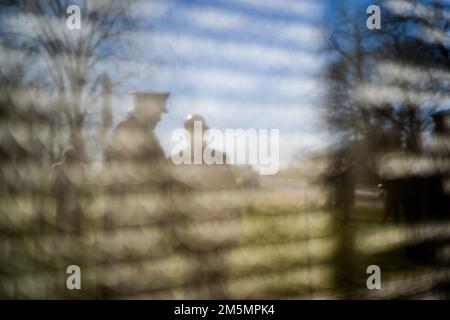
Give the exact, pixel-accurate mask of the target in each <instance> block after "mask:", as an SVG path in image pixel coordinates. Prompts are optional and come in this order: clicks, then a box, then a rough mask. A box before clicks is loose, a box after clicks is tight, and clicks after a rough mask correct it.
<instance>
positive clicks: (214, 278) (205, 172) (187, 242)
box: [175, 115, 239, 299]
mask: <svg viewBox="0 0 450 320" xmlns="http://www.w3.org/2000/svg"><path fill="white" fill-rule="evenodd" d="M196 123H197V128H199V127H201V128H202V132H203V133H205V131H206V130H208V129H209V127H208V125H207V124H206V121H205V119H204V118H203V117H202V116H200V115H189V116H188V117H187V119H186V121H185V123H184V128H185V129H186V130H187V132H189V134H190V139H188V140H189V141H188V146H187V148H186V149H185V150H183V151H181V152H189V153H190V154H191V163H192V165H182V166H178V167H177V168H176V171H175V172H176V173H177V177H178V179H179V180H181V181H184V183H185V184H186V185H188V186H189V189H190V192H191V195H192V197H191V198H194V195H195V194H202V195H208V196H209V197H211V196H215V193H216V192H218V193H229V192H230V191H231V190H232V189H233V188H234V187H235V186H236V183H235V178H234V175H233V173H232V171H231V168H230V166H229V165H226V164H225V163H226V154H225V153H224V152H221V151H219V150H216V149H210V147H209V146H208V144H207V141H206V139H205V138H206V137H205V136H200V137H197V138H200V139H199V140H196V139H195V135H194V127H195V124H196ZM197 130H198V129H197ZM196 148H197V150H199V151H201V152H202V155H203V153H204V152H205V150H206V152H209V153H210V154H211V155H214V156H215V157H217V158H219V157H220V159H222V160H223V161H222V162H223V164H222V165H219V164H212V165H208V164H204V163H203V164H197V165H195V164H193V163H194V149H196ZM192 202H193V203H192V204H191V205H192V209H191V211H194V212H189V213H188V214H187V216H186V217H185V221H184V223H185V228H182V229H179V230H178V233H177V234H178V238H179V241H180V242H181V244H180V249H181V251H182V254H183V255H185V256H186V257H187V259H188V260H189V264H190V266H191V268H190V269H191V270H190V271H189V272H187V273H186V278H188V279H187V280H186V281H187V282H189V283H191V284H192V286H190V289H188V292H187V293H186V295H187V296H188V298H194V299H202V298H203V299H204V298H211V299H227V298H229V296H228V292H227V281H228V267H227V266H226V264H225V260H224V257H223V253H222V252H223V250H224V249H229V248H231V247H232V246H233V245H235V244H236V242H237V237H235V236H233V235H232V236H227V237H225V239H222V238H221V236H222V235H223V234H227V233H228V232H227V230H226V229H225V228H227V227H229V226H227V225H226V222H227V220H228V221H229V219H225V218H226V217H227V215H229V216H228V218H231V220H232V219H233V218H234V219H238V217H239V214H238V213H237V212H236V210H232V212H226V208H214V209H211V208H208V207H206V206H204V205H203V204H202V203H196V202H195V200H194V201H192ZM202 222H203V223H205V222H209V223H208V224H210V225H211V226H214V228H217V230H214V232H213V233H212V234H202V232H200V233H198V234H195V235H194V234H192V227H194V226H195V225H196V224H198V223H202ZM222 224H223V225H222ZM231 234H232V232H231ZM192 236H194V237H195V241H192V238H191V237H192ZM211 236H213V237H214V238H211ZM189 290H191V291H189Z"/></svg>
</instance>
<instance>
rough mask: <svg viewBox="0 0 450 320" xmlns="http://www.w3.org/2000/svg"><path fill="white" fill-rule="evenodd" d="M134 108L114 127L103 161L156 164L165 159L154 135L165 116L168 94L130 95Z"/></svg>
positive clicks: (146, 93) (133, 93)
mask: <svg viewBox="0 0 450 320" xmlns="http://www.w3.org/2000/svg"><path fill="white" fill-rule="evenodd" d="M132 95H133V96H134V106H133V108H132V109H131V110H129V113H128V118H127V119H126V120H124V121H122V122H121V123H119V125H118V126H117V128H116V129H115V130H114V132H113V134H112V137H111V140H110V141H109V143H108V146H107V150H106V155H105V158H106V160H115V161H137V162H149V161H150V162H155V161H159V160H161V159H163V158H164V152H163V150H162V148H161V145H160V143H159V141H158V138H157V137H156V135H155V133H154V129H155V127H156V125H157V124H158V122H159V121H160V120H161V114H162V113H167V109H166V101H167V98H168V96H169V94H168V93H148V92H132Z"/></svg>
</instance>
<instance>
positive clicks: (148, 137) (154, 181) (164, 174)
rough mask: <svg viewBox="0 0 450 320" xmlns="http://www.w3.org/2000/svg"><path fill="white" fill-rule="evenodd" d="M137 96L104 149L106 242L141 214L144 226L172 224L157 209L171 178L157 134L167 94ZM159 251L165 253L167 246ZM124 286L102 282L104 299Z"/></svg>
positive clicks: (107, 260)
mask: <svg viewBox="0 0 450 320" xmlns="http://www.w3.org/2000/svg"><path fill="white" fill-rule="evenodd" d="M133 96H134V105H133V108H132V109H131V110H130V111H129V113H128V117H127V119H125V120H124V121H122V122H120V123H119V124H118V125H117V127H116V128H115V129H114V130H113V132H112V134H111V137H110V139H109V140H108V142H107V144H106V148H105V155H104V158H105V162H104V173H103V177H104V179H106V180H105V181H106V187H105V203H104V205H105V210H104V215H103V229H104V237H105V239H108V238H109V237H115V236H116V235H118V234H120V232H121V229H120V228H121V227H124V224H125V225H128V224H130V225H132V224H133V223H132V222H127V219H126V218H125V219H124V216H130V217H132V216H136V214H137V215H138V216H141V217H142V219H146V220H145V222H146V223H149V222H151V223H152V224H153V225H154V226H155V227H156V228H157V229H159V230H165V229H164V228H165V225H166V224H167V223H169V222H170V220H171V216H170V214H169V213H166V211H165V209H164V208H160V207H158V205H159V204H160V203H162V202H163V201H162V200H161V201H159V200H155V199H162V197H163V195H166V194H167V188H166V182H167V181H168V179H169V178H168V177H169V174H168V170H167V164H168V163H167V160H166V158H165V156H164V152H163V149H162V148H161V145H160V143H159V140H158V138H157V136H156V134H155V132H154V129H155V127H156V125H157V124H158V122H159V121H160V119H161V114H162V113H166V112H167V109H166V101H167V98H168V96H169V94H168V93H147V92H135V93H133ZM160 195H161V197H160ZM137 198H139V199H142V201H147V199H148V202H151V203H147V205H145V206H141V205H140V203H139V202H137V201H136V199H137ZM152 201H156V202H155V203H156V204H155V205H153V202H152ZM164 203H165V202H164ZM141 211H145V215H144V216H142V215H139V212H141ZM156 216H157V217H164V221H161V220H160V219H157V220H155V219H156V218H154V219H153V218H152V217H156ZM161 219H162V218H161ZM139 225H140V226H141V227H144V226H142V225H141V224H139ZM147 226H148V225H147ZM168 242H169V241H168ZM168 242H165V244H166V243H168ZM161 246H162V247H164V249H165V248H166V246H165V245H163V244H161ZM167 247H168V245H167ZM155 250H156V249H155ZM161 250H163V249H162V248H161ZM115 259H116V258H115V257H111V256H108V255H107V256H105V258H104V264H105V265H109V264H112V263H114V261H115ZM125 286H126V284H125V283H118V284H112V283H107V282H104V283H103V286H102V297H103V298H114V297H115V296H114V294H115V293H118V292H122V291H123V290H125Z"/></svg>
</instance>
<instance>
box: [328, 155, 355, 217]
mask: <svg viewBox="0 0 450 320" xmlns="http://www.w3.org/2000/svg"><path fill="white" fill-rule="evenodd" d="M325 182H326V184H327V185H328V186H329V187H330V188H331V190H330V191H331V192H330V198H329V205H330V206H331V208H335V209H338V210H339V211H340V213H341V215H342V218H343V219H344V221H347V220H348V218H349V217H350V210H351V207H352V206H353V204H354V202H355V179H354V173H353V161H352V159H351V156H350V155H349V151H348V150H344V151H340V152H339V153H338V154H337V155H335V157H334V159H333V162H332V164H331V166H330V167H329V168H328V170H327V172H326V173H325Z"/></svg>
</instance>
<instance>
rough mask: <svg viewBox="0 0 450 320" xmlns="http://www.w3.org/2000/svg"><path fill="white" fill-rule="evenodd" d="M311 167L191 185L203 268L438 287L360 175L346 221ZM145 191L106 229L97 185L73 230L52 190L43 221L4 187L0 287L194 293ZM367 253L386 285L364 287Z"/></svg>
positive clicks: (298, 291)
mask: <svg viewBox="0 0 450 320" xmlns="http://www.w3.org/2000/svg"><path fill="white" fill-rule="evenodd" d="M305 168H306V166H305ZM317 173H318V172H317V171H316V172H313V171H312V170H311V169H308V175H305V174H304V173H302V172H301V171H300V172H299V170H298V169H292V170H285V171H282V172H280V174H279V175H277V176H269V177H261V178H260V187H258V188H248V189H246V188H243V189H236V190H234V191H227V192H223V191H202V192H199V193H197V194H192V195H191V197H192V198H191V199H192V200H193V201H194V202H195V203H196V204H198V205H200V206H201V207H203V208H207V209H205V211H204V212H196V213H195V214H199V215H202V214H204V215H205V216H203V218H201V219H199V220H198V223H192V224H190V225H189V227H188V229H189V230H187V229H184V231H185V232H187V233H188V234H189V236H188V237H186V238H185V241H189V242H190V244H194V245H198V246H199V247H202V248H203V249H207V248H208V246H211V247H213V248H215V249H213V250H212V252H211V253H208V254H209V255H210V257H212V258H211V260H208V261H209V262H208V264H205V265H203V267H204V268H206V269H208V268H218V269H223V270H225V271H226V279H225V280H224V281H222V283H221V284H220V285H221V286H224V287H225V290H226V292H227V297H228V298H231V299H269V298H276V299H278V298H287V299H303V298H306V299H311V298H313V299H328V298H332V299H334V298H435V297H439V296H436V295H438V294H439V293H435V291H433V290H432V289H433V288H434V285H435V281H437V277H438V276H439V273H438V272H437V271H436V270H435V269H434V268H433V267H432V266H431V265H429V264H428V265H427V264H426V263H424V264H420V263H417V261H411V260H409V259H408V258H407V255H406V254H405V246H406V245H407V244H408V241H411V240H412V238H409V237H410V236H411V235H412V234H413V231H412V230H408V229H407V228H406V227H402V225H399V224H394V223H391V222H389V221H388V222H386V223H381V221H382V218H383V210H382V208H381V201H382V200H381V199H380V195H379V193H377V191H375V189H374V188H370V187H367V186H366V187H363V186H358V187H357V190H356V194H357V197H356V205H355V207H354V208H353V209H352V210H351V215H350V218H349V219H348V220H347V221H343V220H342V219H341V217H340V216H339V214H338V213H336V212H333V211H332V210H329V209H327V208H326V206H325V204H326V198H327V196H326V190H325V189H324V187H323V186H322V185H321V184H320V183H318V182H317V179H316V178H315V177H316V176H317ZM148 200H149V196H148V195H147V197H143V198H142V199H140V201H139V197H138V196H135V197H134V198H133V201H130V202H129V203H124V202H121V205H122V206H124V208H125V207H126V208H128V209H129V210H128V211H127V212H126V213H125V212H122V214H121V215H120V216H117V217H118V219H119V220H118V221H117V227H116V228H115V229H113V230H108V231H106V232H105V231H102V230H101V228H100V222H99V219H100V216H101V211H100V210H101V208H102V205H103V203H102V202H103V201H104V198H103V196H102V195H101V194H98V195H96V196H94V197H93V198H90V199H89V201H87V202H86V203H85V204H83V212H84V215H83V217H84V220H85V221H84V222H83V225H84V229H83V231H82V232H81V233H80V234H70V233H57V232H56V231H54V230H53V229H52V226H51V220H52V215H53V212H54V203H53V201H52V199H51V198H48V200H47V201H44V202H43V203H42V204H41V205H42V206H43V207H42V208H41V209H42V211H41V212H44V214H45V215H47V216H46V217H45V218H44V219H43V220H42V219H40V218H38V217H37V213H38V212H39V211H38V210H36V204H35V202H34V200H33V196H32V195H29V196H28V195H20V196H16V197H4V198H3V199H2V201H1V202H0V203H1V205H0V207H1V211H2V215H1V216H0V217H1V220H0V227H1V229H2V241H1V248H2V250H1V255H2V259H1V261H2V263H1V268H2V269H1V285H0V293H1V296H2V297H4V298H60V297H71V298H82V299H83V298H96V297H102V293H103V292H105V290H106V291H107V292H108V294H109V295H112V296H113V297H116V298H152V299H154V298H157V299H158V298H175V299H182V298H191V297H192V295H190V293H189V292H197V291H196V288H195V286H196V285H195V284H192V283H190V278H189V273H191V274H195V272H196V270H193V269H194V268H196V267H198V266H197V264H195V263H193V262H192V260H190V259H192V257H190V256H189V255H188V256H186V255H183V254H179V253H177V251H174V250H172V249H170V248H169V247H170V244H169V243H168V242H166V241H165V240H164V231H163V229H161V228H160V227H157V226H156V225H153V224H152V219H151V216H152V214H154V215H157V214H158V213H157V212H152V211H151V208H150V207H149V206H151V204H146V203H145V201H148ZM136 201H137V202H136ZM138 205H141V206H142V208H141V209H142V210H139V208H138ZM144 208H146V209H147V211H146V210H144ZM225 212H228V214H225ZM236 212H238V213H239V215H237V214H236ZM120 217H121V218H120ZM155 221H156V220H155ZM173 223H175V224H176V223H177V222H176V221H174V222H173ZM38 224H40V225H38ZM422 227H423V228H425V226H422ZM424 230H425V229H424ZM431 230H432V231H433V230H434V232H436V233H438V230H439V229H436V228H434V229H431ZM423 237H427V239H432V238H433V232H431V233H429V234H426V233H425V232H424V233H423ZM414 239H415V240H417V238H414ZM227 241H228V242H227ZM218 243H222V244H225V245H221V246H217V244H218ZM227 243H228V244H229V245H226V244H227ZM217 248H219V249H217ZM443 249H445V248H443ZM68 264H79V265H80V266H81V268H82V290H80V291H77V290H74V291H70V290H67V289H66V288H65V279H66V277H67V275H66V273H65V268H66V265H68ZM216 264H217V265H216ZM371 264H376V265H379V266H380V268H381V270H382V288H383V290H368V289H367V287H366V279H367V277H368V274H366V268H367V266H369V265H371ZM197 271H198V270H197ZM186 274H188V275H187V276H186ZM211 283H212V285H211V286H209V287H208V288H209V289H204V290H203V289H202V290H203V291H202V290H201V294H202V297H204V298H208V297H210V294H211V292H209V291H208V290H210V291H211V290H214V278H213V280H212V281H211ZM222 289H223V288H222ZM194 297H195V295H194Z"/></svg>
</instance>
